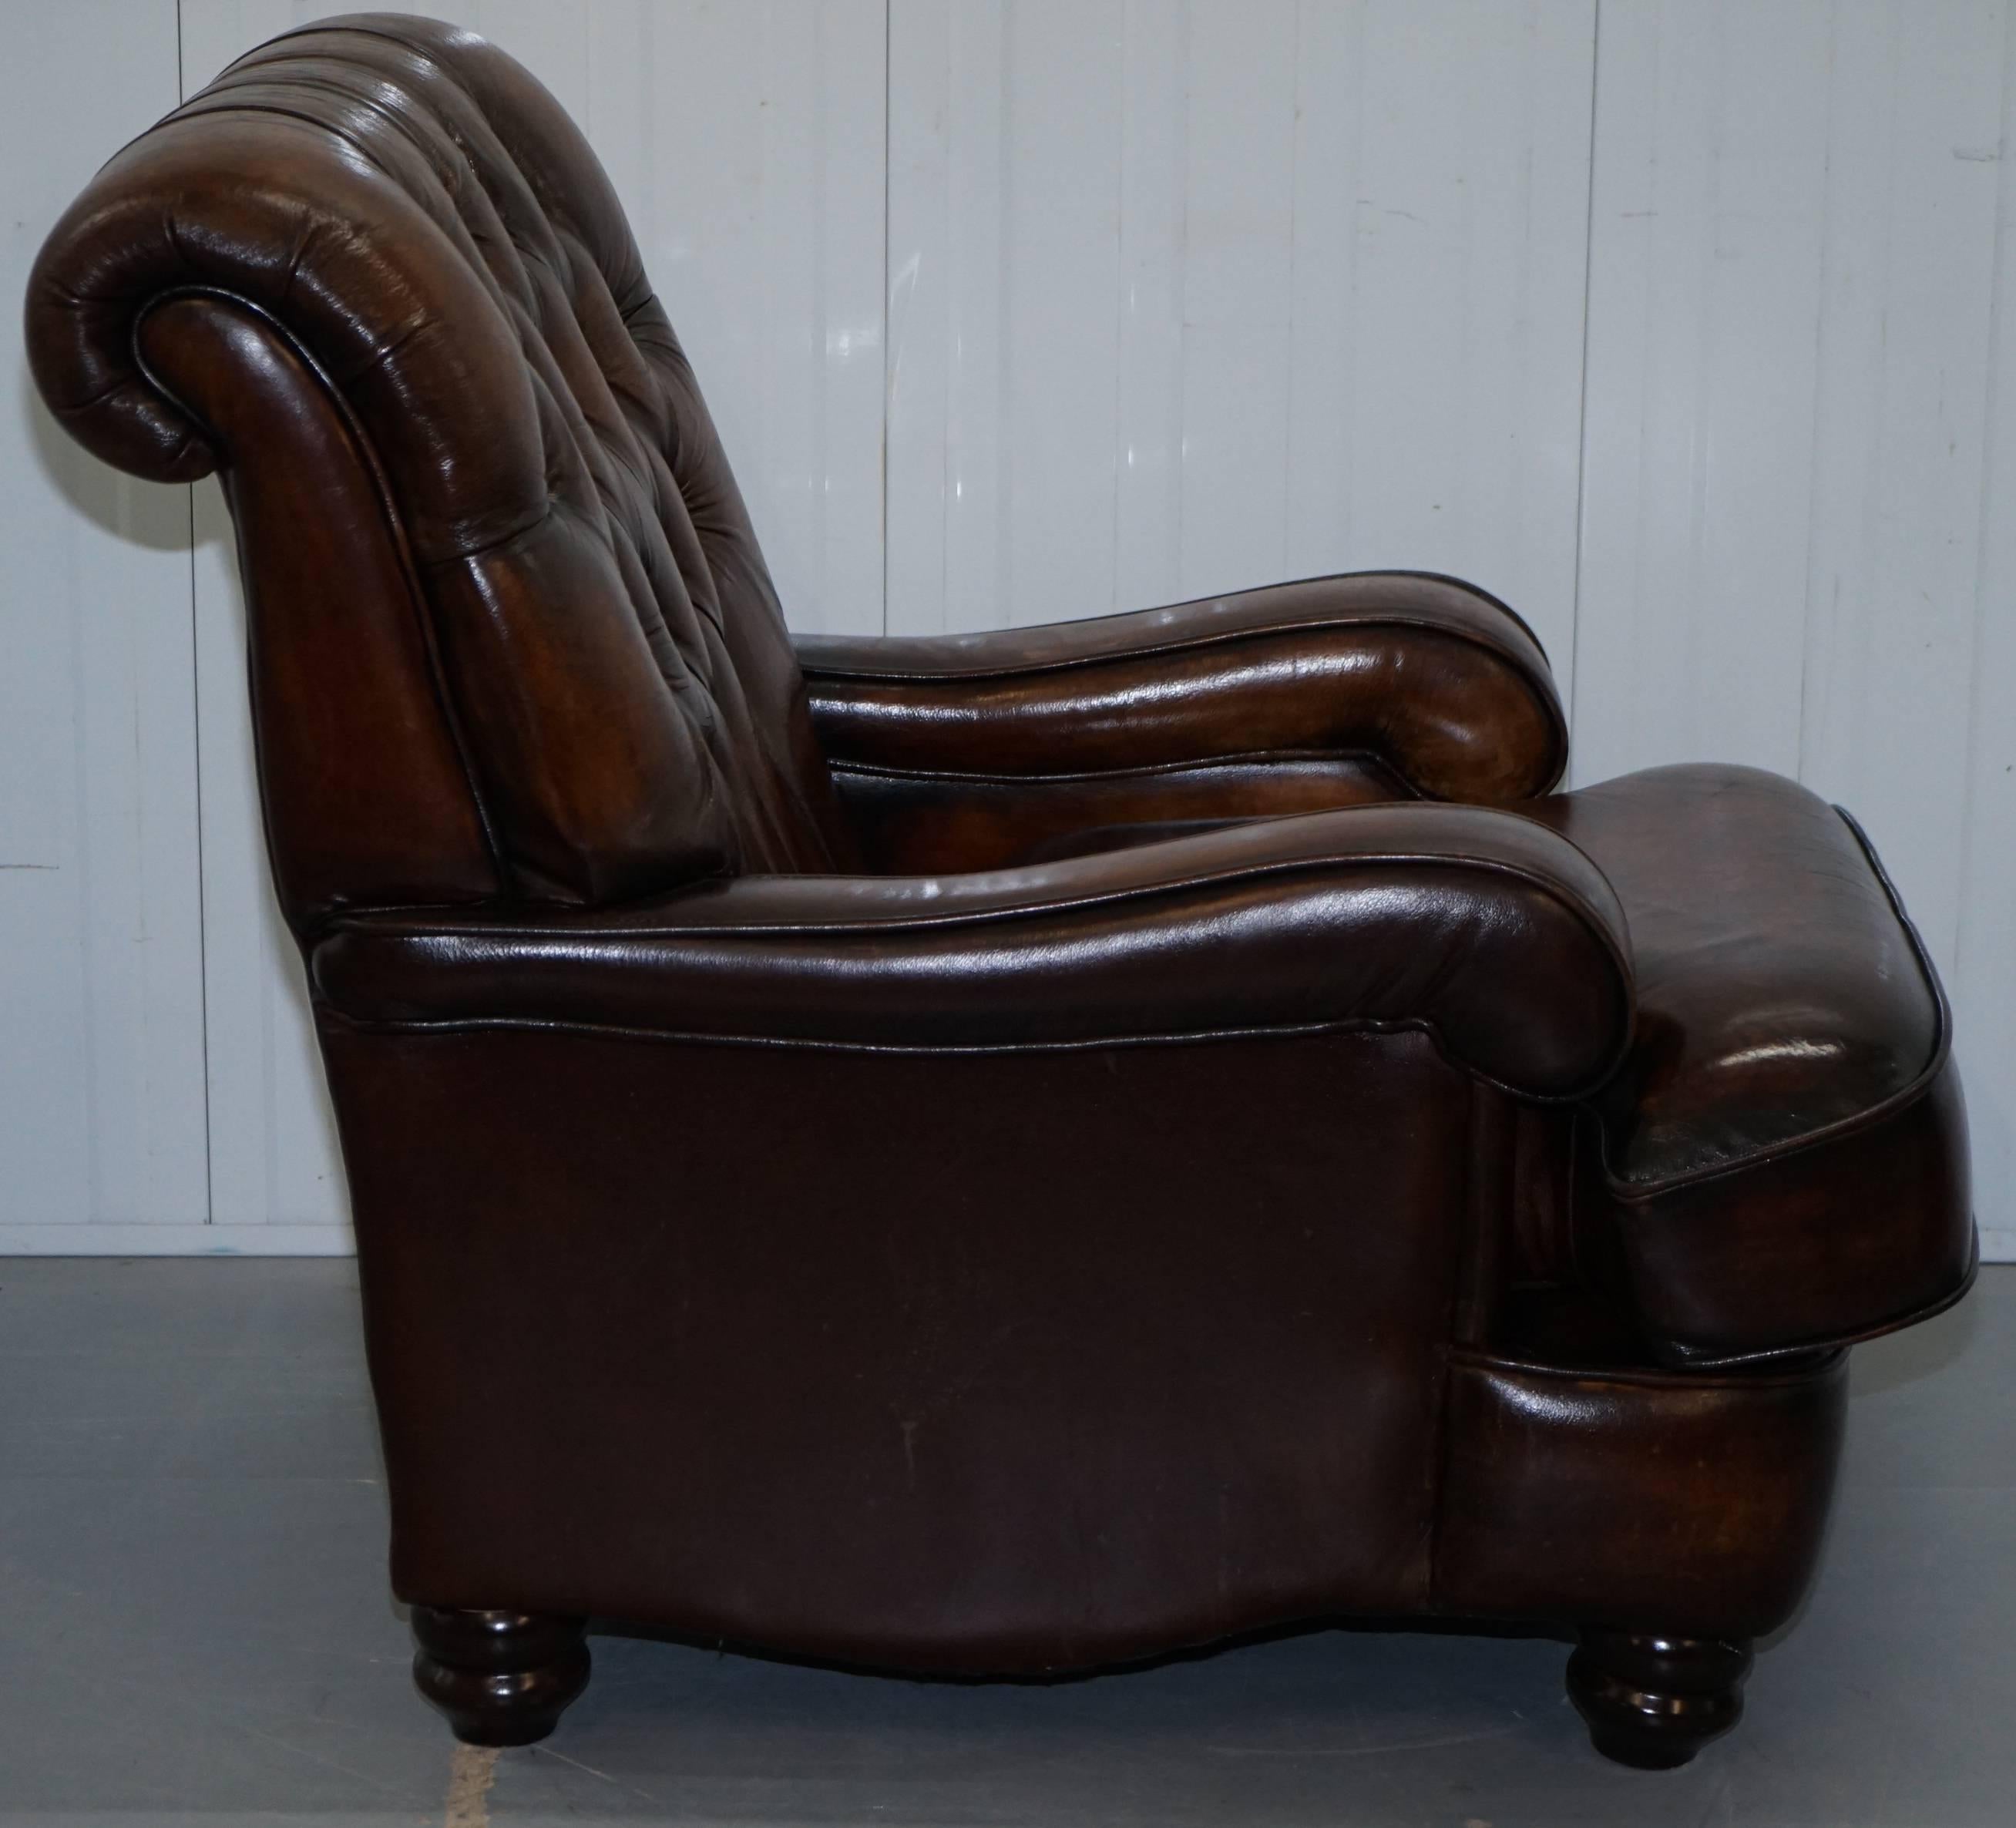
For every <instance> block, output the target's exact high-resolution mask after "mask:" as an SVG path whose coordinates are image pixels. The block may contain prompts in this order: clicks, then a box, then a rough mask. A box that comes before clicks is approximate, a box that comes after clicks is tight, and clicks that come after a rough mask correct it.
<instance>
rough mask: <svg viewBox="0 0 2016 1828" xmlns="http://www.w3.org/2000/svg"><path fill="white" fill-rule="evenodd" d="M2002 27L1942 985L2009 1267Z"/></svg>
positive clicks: (2015, 924) (2007, 372)
mask: <svg viewBox="0 0 2016 1828" xmlns="http://www.w3.org/2000/svg"><path fill="white" fill-rule="evenodd" d="M1995 149H1996V151H1997V152H1998V153H2000V158H1999V159H1998V160H1996V164H1995V177H1996V217H1995V236H1994V251H1995V263H1996V264H1995V272H1994V275H1993V281H1992V285H1993V298H1994V301H1995V311H1994V319H1993V338H1994V340H1993V344H1992V345H1991V347H1990V348H1989V369H1988V385H1987V387H1986V389H1985V412H1986V416H1987V427H1986V435H1985V439H1984V441H1983V442H1984V444H1985V452H1984V455H1983V460H1982V472H1981V498H1980V502H1979V506H1978V515H1979V520H1978V528H1977V534H1978V539H1977V544H1978V552H1979V569H1978V572H1977V574H1976V576H1975V602H1974V611H1975V634H1974V666H1973V677H1972V678H1971V681H1970V682H1969V686H1970V689H1969V691H1968V693H1967V707H1968V710H1969V712H1970V713H1971V715H1970V718H1969V725H1970V730H1969V739H1970V748H1969V752H1968V756H1967V772H1966V787H1965V791H1964V798H1963V805H1964V810H1965V822H1964V826H1963V827H1962V829H1961V834H1960V839H1961V855H1962V861H1961V873H1960V919H1959V934H1958V937H1957V941H1956V944H1955V946H1954V960H1953V974H1952V977H1951V978H1950V979H1949V982H1950V984H1951V985H1952V988H1953V1007H1954V1009H1955V1011H1956V1013H1957V1029H1958V1033H1957V1045H1958V1048H1959V1053H1960V1067H1961V1070H1962V1071H1963V1072H1964V1074H1965V1075H1966V1078H1967V1091H1968V1117H1969V1121H1970V1122H1971V1125H1972V1128H1973V1132H1974V1174H1975V1189H1976V1204H1977V1208H1978V1212H1979V1214H1980V1218H1981V1223H1982V1254H1983V1255H1985V1256H1987V1257H1990V1258H1996V1259H1997V1260H2000V1261H2004V1262H2009V1261H2016V513H2011V501H2012V495H2011V491H2013V490H2016V182H2011V176H2010V164H2011V157H2012V153H2016V20H2012V19H2011V18H2010V17H2008V16H2007V14H2006V13H2005V16H2004V19H2003V58H2002V119H2001V122H2000V135H1999V136H1998V138H1997V139H1996V144H1995ZM1968 150H1969V152H1970V153H1975V154H1978V153H1981V152H1982V151H1984V150H1985V147H1982V146H1972V147H1970V148H1969V149H1968ZM1982 162H1983V161H1982V160H1980V159H1978V157H1975V158H1971V159H1970V160H1967V163H1970V164H1980V163H1982ZM1955 709H1956V711H1957V707H1955ZM1956 721H1957V720H1956Z"/></svg>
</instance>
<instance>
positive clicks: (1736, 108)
mask: <svg viewBox="0 0 2016 1828" xmlns="http://www.w3.org/2000/svg"><path fill="white" fill-rule="evenodd" d="M1831 15H1832V9H1831V6H1830V5H1827V0H1784V4H1782V5H1770V6H1751V5H1748V4H1746V3H1745V0H1707V3H1704V0H1611V3H1610V4H1607V5H1605V6H1604V11H1603V30H1602V36H1601V63H1600V67H1599V69H1598V70H1597V141H1596V177H1595V184H1594V187H1593V193H1592V204H1591V239H1590V245H1589V354H1588V393H1587V397H1586V401H1585V402H1584V412H1585V415H1586V420H1585V423H1586V428H1587V430H1586V437H1587V448H1586V484H1585V495H1584V525H1583V540H1582V594H1581V614H1580V620H1579V626H1578V628H1577V635H1576V639H1577V647H1578V654H1579V671H1578V674H1577V678H1576V690H1575V752H1576V762H1575V767H1576V775H1577V778H1578V779H1584V780H1594V779H1603V778H1604V777H1605V776H1607V775H1612V774H1615V773H1617V772H1619V771H1620V770H1622V769H1623V768H1629V767H1633V766H1639V765H1643V764H1644V763H1647V762H1649V761H1672V760H1677V759H1681V758H1693V757H1710V756H1712V757H1720V758H1722V759H1724V760H1727V761H1744V762H1751V763H1755V764H1756V765H1759V766H1760V767H1766V768H1778V769H1780V770H1782V771H1783V772H1787V773H1791V772H1794V771H1795V770H1796V769H1797V768H1798V761H1799V723H1798V702H1799V682H1800V676H1801V671H1802V667H1803V664H1804V656H1803V650H1804V644H1805V557H1806V542H1807V528H1808V524H1809V502H1810V499H1811V491H1812V486H1813V485H1812V474H1813V403H1814V388H1815V375H1816V347H1815V328H1816V325H1817V324H1818V322H1819V321H1820V297H1821V239H1822V228H1823V218H1824V214H1825V212H1824V209H1823V200H1824V196H1825V193H1826V185H1827V152H1828V139H1827V132H1828V127H1827V122H1828V103H1829V82H1828V63H1829V59H1828V36H1829V31H1830V23H1831Z"/></svg>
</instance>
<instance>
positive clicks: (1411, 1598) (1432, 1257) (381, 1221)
mask: <svg viewBox="0 0 2016 1828" xmlns="http://www.w3.org/2000/svg"><path fill="white" fill-rule="evenodd" d="M324 1023H325V1027H324V1031H323V1037H324V1045H325V1050H326V1058H327V1060H328V1062H329V1072H330V1085H331V1088H332V1089H333V1092H334V1094H335V1099H336V1108H337V1117H338V1120H339V1121H340V1125H341V1127H342V1132H343V1136H344V1148H345V1158H346V1160H347V1161H348V1162H349V1163H350V1164H351V1196H352V1199H353V1201H354V1203H355V1211H356V1214H357V1223H358V1246H359V1250H360V1259H361V1262H362V1268H363V1271H364V1295H365V1322H366V1326H367V1329H368V1333H369V1345H370V1351H371V1363H372V1373H373V1380H374V1384H375V1385H376V1388H377V1389H378V1391H380V1397H381V1403H382V1420H383V1434H384V1446H385V1457H386V1470H387V1480H388V1485H389V1489H390V1492H391V1500H392V1520H393V1580H394V1586H395V1588H396V1589H397V1590H398V1592H399V1593H400V1594H401V1596H404V1597H405V1598H407V1599H412V1600H416V1601H419V1600H424V1601H427V1602H428V1603H433V1604H437V1605H447V1606H476V1605H479V1604H481V1603H484V1596H488V1597H489V1598H491V1599H495V1598H498V1597H499V1596H509V1599H510V1600H511V1603H513V1605H514V1606H516V1607H520V1608H521V1609H523V1610H531V1611H548V1612H562V1613H567V1612H581V1611H593V1612H598V1613H603V1614H615V1615H617V1616H627V1617H640V1618H646V1619H652V1620H656V1621H658V1622H660V1623H661V1624H663V1625H668V1626H671V1627H673V1628H676V1629H679V1630H681V1631H684V1632H690V1633H693V1634H695V1635H701V1636H704V1637H707V1638H716V1639H718V1638H725V1639H728V1640H729V1641H730V1642H732V1643H743V1644H750V1643H753V1644H758V1645H764V1646H770V1647H772V1648H779V1649H786V1650H796V1651H799V1652H803V1653H815V1654H819V1655H823V1656H828V1657H838V1658H841V1659H844V1660H845V1661H849V1662H854V1663H866V1664H876V1665H881V1666H887V1667H893V1668H907V1669H919V1670H940V1671H959V1672H971V1673H981V1672H995V1673H1000V1672H1010V1671H1013V1672H1021V1673H1039V1672H1042V1671H1049V1670H1057V1669H1065V1668H1082V1667H1085V1666H1089V1665H1096V1664H1102V1663H1106V1662H1110V1661H1114V1660H1116V1659H1118V1658H1122V1657H1137V1656H1140V1655H1143V1654H1146V1653H1150V1652H1153V1651H1157V1650H1167V1649H1171V1648H1174V1647H1175V1646H1179V1645H1184V1644H1191V1643H1204V1642H1207V1641H1209V1640H1210V1639H1214V1638H1217V1637H1220V1636H1222V1635H1226V1633H1228V1632H1235V1631H1239V1630H1243V1629H1245V1628H1249V1627H1252V1626H1255V1625H1263V1624H1266V1623H1269V1622H1273V1621H1279V1620H1287V1619H1291V1618H1296V1617H1306V1616H1311V1615H1321V1614H1326V1613H1330V1612H1333V1611H1345V1610H1348V1611H1363V1612H1406V1611H1414V1610H1420V1608H1421V1607H1423V1606H1424V1605H1425V1603H1426V1602H1427V1593H1428V1582H1429V1572H1430V1569H1429V1561H1430V1546H1431V1537H1432V1530H1431V1519H1432V1516H1433V1506H1434V1494H1435V1481H1436V1477H1437V1468H1438V1459H1439V1454H1440V1436H1439V1434H1438V1415H1439V1413H1440V1411H1441V1407H1442V1388H1443V1378H1444V1375H1445V1373H1444V1370H1443V1348H1442V1341H1443V1337H1444V1329H1445V1324H1446V1319H1447V1315H1448V1312H1449V1300H1450V1294H1451V1290H1452V1286H1453V1278H1454V1276H1455V1269H1456V1258H1457V1254H1458V1250H1459V1247H1460V1243H1461V1242H1462V1240H1461V1235H1460V1215H1461V1214H1462V1212H1463V1204H1464V1200H1463V1191H1464V1182H1465V1179H1466V1177H1467V1174H1468V1171H1469V1153H1468V1150H1467V1146H1466V1139H1467V1125H1468V1111H1469V1105H1470V1094H1469V1090H1468V1087H1467V1083H1466V1081H1465V1078H1464V1076H1463V1074H1460V1072H1458V1071H1456V1069H1455V1068H1453V1067H1450V1066H1449V1064H1447V1063H1445V1061H1444V1060H1442V1058H1441V1057H1440V1056H1438V1053H1436V1051H1435V1048H1434V1047H1433V1046H1432V1045H1431V1043H1430V1042H1428V1040H1427V1038H1426V1037H1425V1036H1423V1035H1410V1034H1397V1035H1367V1034H1356V1035H1349V1034H1347V1035H1302V1036H1291V1037H1284V1038H1232V1039H1226V1040H1219V1041H1204V1042H1185V1043H1165V1044H1158V1045H1144V1046H1135V1047H1122V1048H1084V1049H1071V1050H1068V1051H1066V1052H1063V1053H1053V1054H1049V1055H1046V1056H1040V1057H1037V1058H1034V1059H1032V1058H1031V1056H1026V1055H1021V1054H1001V1053H974V1054H963V1055H947V1054H944V1053H908V1052H905V1053H851V1054H849V1055H847V1056H844V1057H841V1058H838V1059H836V1056H833V1055H832V1054H830V1053H826V1052H824V1051H821V1050H814V1049H776V1048H761V1047H752V1046H720V1045H696V1044H693V1043H682V1042H669V1041H664V1040H648V1041H646V1040H636V1039H625V1038H620V1037H614V1036H609V1035H594V1034H584V1033H579V1032H571V1031H555V1030H511V1031H473V1032H471V1031H464V1032H448V1033H419V1034H416V1033H412V1032H405V1033H398V1032H388V1033H373V1032H369V1031H359V1030H357V1029H355V1028H352V1027H349V1026H348V1025H347V1024H343V1023H342V1022H341V1021H340V1019H338V1018H335V1017H325V1018H324ZM754 1110H762V1111H765V1112H766V1113H768V1114H770V1116H771V1117H772V1120H773V1121H771V1122H770V1123H769V1125H768V1126H767V1128H766V1129H765V1135H764V1137H763V1139H762V1141H761V1144H760V1146H758V1145H756V1144H755V1143H754V1142H753V1139H752V1138H751V1135H750V1133H749V1132H748V1129H747V1122H748V1117H747V1114H748V1113H750V1112H752V1111H754Z"/></svg>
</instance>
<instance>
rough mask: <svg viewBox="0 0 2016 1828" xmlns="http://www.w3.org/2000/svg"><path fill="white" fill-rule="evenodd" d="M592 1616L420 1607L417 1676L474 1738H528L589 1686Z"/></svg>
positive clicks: (483, 1742)
mask: <svg viewBox="0 0 2016 1828" xmlns="http://www.w3.org/2000/svg"><path fill="white" fill-rule="evenodd" d="M586 1625H587V1621H586V1620H585V1619H579V1618H555V1617H550V1616H549V1615H547V1614H542V1613H534V1612H463V1611H457V1610H452V1609H450V1608H448V1607H438V1606H416V1607H414V1608H413V1637H414V1640H415V1642H416V1643H417V1644H418V1645H419V1649H417V1650H416V1651H415V1652H414V1653H413V1684H414V1686H415V1687H416V1688H417V1689H419V1691H420V1693H422V1694H423V1695H424V1696H426V1697H427V1699H428V1700H430V1701H431V1702H432V1703H433V1704H434V1705H435V1706H436V1707H438V1708H439V1709H440V1710H441V1712H442V1713H444V1714H445V1715H447V1716H448V1725H450V1726H452V1727H453V1728H454V1729H455V1737H456V1738H457V1739H459V1740H463V1741H464V1742H465V1743H467V1744H470V1745H473V1746H528V1745H530V1744H531V1743H532V1742H533V1741H534V1740H542V1739H544V1738H545V1736H546V1735H547V1734H548V1733H551V1732H552V1731H553V1728H554V1727H555V1726H556V1725H558V1724H559V1722H560V1715H561V1714H562V1713H563V1712H564V1711H566V1709H567V1706H568V1704H570V1703H571V1702H573V1701H575V1700H578V1699H579V1698H580V1696H581V1690H582V1689H585V1688H586V1687H587V1686H588V1643H587V1641H586V1639H585V1637H584V1636H583V1635H582V1634H583V1632H584V1631H585V1628H586Z"/></svg>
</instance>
